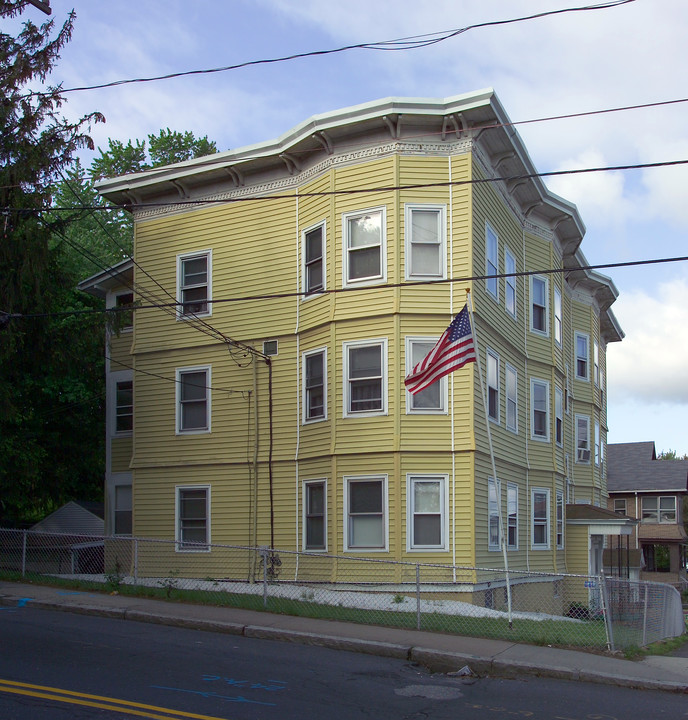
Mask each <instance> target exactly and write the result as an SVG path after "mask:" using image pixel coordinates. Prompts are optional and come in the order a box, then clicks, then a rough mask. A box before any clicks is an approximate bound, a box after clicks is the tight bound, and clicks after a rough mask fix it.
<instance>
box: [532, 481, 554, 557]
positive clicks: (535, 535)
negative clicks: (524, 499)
mask: <svg viewBox="0 0 688 720" xmlns="http://www.w3.org/2000/svg"><path fill="white" fill-rule="evenodd" d="M549 492H550V491H549V490H548V489H546V488H533V489H532V490H531V495H530V497H531V547H532V549H533V550H549V534H550V529H549V523H550V519H549V518H550V508H549Z"/></svg>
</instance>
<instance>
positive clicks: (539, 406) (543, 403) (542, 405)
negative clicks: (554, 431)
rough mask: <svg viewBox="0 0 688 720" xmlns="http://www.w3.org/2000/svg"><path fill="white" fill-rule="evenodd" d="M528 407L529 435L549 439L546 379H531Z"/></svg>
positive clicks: (539, 438) (536, 438) (538, 438)
mask: <svg viewBox="0 0 688 720" xmlns="http://www.w3.org/2000/svg"><path fill="white" fill-rule="evenodd" d="M530 407H531V411H530V425H531V437H532V438H533V439H534V440H543V441H549V383H548V382H547V381H546V380H537V379H535V378H532V379H531V381H530Z"/></svg>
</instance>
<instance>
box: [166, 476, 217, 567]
mask: <svg viewBox="0 0 688 720" xmlns="http://www.w3.org/2000/svg"><path fill="white" fill-rule="evenodd" d="M183 490H207V493H206V498H205V512H206V515H205V517H206V544H205V545H198V546H196V547H182V545H181V542H182V539H181V527H180V517H179V507H180V502H179V494H180V491H183ZM210 508H211V502H210V485H175V488H174V547H175V552H178V553H209V552H210V547H211V544H212V540H211V535H210Z"/></svg>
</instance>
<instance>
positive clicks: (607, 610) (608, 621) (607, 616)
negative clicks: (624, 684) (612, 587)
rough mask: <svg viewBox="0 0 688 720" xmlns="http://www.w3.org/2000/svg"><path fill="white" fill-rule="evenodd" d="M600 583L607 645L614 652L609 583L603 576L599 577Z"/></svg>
mask: <svg viewBox="0 0 688 720" xmlns="http://www.w3.org/2000/svg"><path fill="white" fill-rule="evenodd" d="M599 583H600V599H601V600H602V613H603V617H604V626H605V629H606V631H607V645H608V646H609V649H610V650H611V651H612V652H614V649H615V648H614V628H613V626H612V613H611V607H610V605H609V593H608V591H607V582H606V580H605V577H604V575H603V574H600V577H599Z"/></svg>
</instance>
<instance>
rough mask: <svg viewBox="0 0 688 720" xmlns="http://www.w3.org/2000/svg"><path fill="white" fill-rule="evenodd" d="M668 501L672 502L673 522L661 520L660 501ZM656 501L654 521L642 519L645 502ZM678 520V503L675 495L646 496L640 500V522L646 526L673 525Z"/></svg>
mask: <svg viewBox="0 0 688 720" xmlns="http://www.w3.org/2000/svg"><path fill="white" fill-rule="evenodd" d="M667 498H668V499H670V500H673V501H674V510H673V513H674V518H675V519H674V520H666V521H663V520H662V500H666V499H667ZM646 500H656V501H657V517H656V520H648V519H646V518H645V517H644V513H645V509H644V507H643V506H644V505H645V501H646ZM678 519H679V503H678V502H677V498H676V495H646V496H644V497H641V498H640V522H641V523H644V524H646V525H675V524H676V523H677V522H678Z"/></svg>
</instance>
